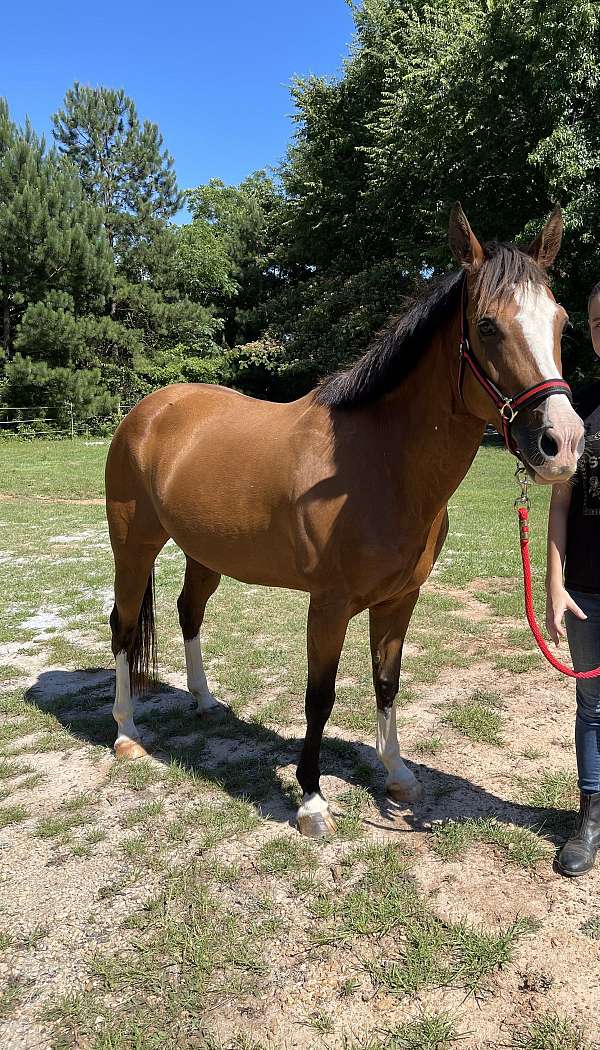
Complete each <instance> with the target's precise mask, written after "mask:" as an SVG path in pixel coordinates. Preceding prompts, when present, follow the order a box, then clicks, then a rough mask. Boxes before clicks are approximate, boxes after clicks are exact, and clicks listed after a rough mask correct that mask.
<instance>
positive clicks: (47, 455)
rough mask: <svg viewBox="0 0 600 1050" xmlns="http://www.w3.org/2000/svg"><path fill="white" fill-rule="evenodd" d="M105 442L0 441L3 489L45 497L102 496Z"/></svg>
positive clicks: (81, 440)
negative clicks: (0, 442)
mask: <svg viewBox="0 0 600 1050" xmlns="http://www.w3.org/2000/svg"><path fill="white" fill-rule="evenodd" d="M107 450H108V441H103V442H102V443H101V444H93V445H92V444H88V443H86V441H85V440H84V439H83V438H75V439H74V440H73V441H51V440H46V439H44V438H36V439H35V441H10V442H6V443H2V444H0V456H1V458H2V491H3V492H10V493H14V494H16V495H22V496H30V495H31V494H32V493H35V495H37V496H45V497H48V498H54V499H57V498H66V499H78V498H84V497H85V498H93V497H97V498H99V497H101V496H102V495H103V484H102V476H103V471H104V461H105V459H106V453H107Z"/></svg>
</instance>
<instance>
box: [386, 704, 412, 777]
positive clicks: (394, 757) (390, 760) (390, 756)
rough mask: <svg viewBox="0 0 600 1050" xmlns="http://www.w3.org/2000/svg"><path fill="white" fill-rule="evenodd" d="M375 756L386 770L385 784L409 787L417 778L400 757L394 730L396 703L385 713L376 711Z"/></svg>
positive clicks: (396, 734) (395, 730)
mask: <svg viewBox="0 0 600 1050" xmlns="http://www.w3.org/2000/svg"><path fill="white" fill-rule="evenodd" d="M377 754H378V755H379V758H380V759H381V761H382V762H383V764H384V766H385V768H386V769H387V772H388V776H387V784H388V785H390V784H399V785H401V786H402V787H411V786H412V785H414V784H417V783H418V781H417V778H416V777H415V776H414V774H413V773H411V771H410V769H409V768H408V766H406V765H405V764H404V762H403V761H402V759H401V757H400V748H399V746H398V732H397V729H396V701H395V700H394V703H393V704H392V706H391V707H389V708H387V710H385V711H377Z"/></svg>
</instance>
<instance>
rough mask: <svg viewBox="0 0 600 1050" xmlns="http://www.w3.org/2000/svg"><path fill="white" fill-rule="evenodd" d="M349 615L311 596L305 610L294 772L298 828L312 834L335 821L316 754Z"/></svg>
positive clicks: (328, 829)
mask: <svg viewBox="0 0 600 1050" xmlns="http://www.w3.org/2000/svg"><path fill="white" fill-rule="evenodd" d="M349 619H350V615H349V612H348V609H347V607H346V606H345V605H344V606H340V605H331V604H329V605H321V606H319V604H318V603H317V602H316V601H315V600H314V599H311V603H310V607H309V610H308V625H307V649H308V683H307V686H306V703H305V710H306V735H305V737H304V745H303V747H302V754H301V755H300V762H299V764H298V769H297V771H296V775H297V777H298V781H299V784H300V787H301V788H302V791H303V796H302V805H301V806H300V809H299V810H298V830H299V831H300V832H301V833H302V834H303V835H309V836H311V837H312V838H323V837H325V836H327V835H333V834H334V833H335V830H336V827H335V821H334V819H333V817H332V816H331V813H330V812H329V806H328V805H327V802H326V801H325V799H324V798H323V796H322V794H321V790H320V784H319V781H320V776H321V769H320V764H319V757H320V752H321V742H322V740H323V730H324V729H325V725H326V723H327V719H328V718H329V716H330V714H331V712H332V709H333V704H334V701H335V677H336V674H337V669H338V664H339V661H340V653H341V651H342V646H343V644H344V638H345V636H346V629H347V627H348V621H349Z"/></svg>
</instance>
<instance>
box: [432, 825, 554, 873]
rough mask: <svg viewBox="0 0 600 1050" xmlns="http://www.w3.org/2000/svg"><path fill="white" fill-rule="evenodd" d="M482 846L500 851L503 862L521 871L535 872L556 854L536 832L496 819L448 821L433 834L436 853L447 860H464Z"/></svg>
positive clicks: (435, 829) (438, 826)
mask: <svg viewBox="0 0 600 1050" xmlns="http://www.w3.org/2000/svg"><path fill="white" fill-rule="evenodd" d="M480 842H484V843H487V844H488V845H490V846H494V847H496V848H497V849H498V850H499V851H500V852H501V854H502V858H503V861H508V862H509V863H510V864H514V865H516V866H517V867H520V868H534V867H535V866H536V864H538V863H539V862H540V861H541V860H544V861H546V862H548V861H549V859H550V857H551V854H552V850H551V847H550V846H549V845H548V843H547V842H545V841H544V840H543V839H540V838H539V836H538V835H536V834H535V832H533V831H531V830H529V829H528V828H515V827H511V826H510V825H508V824H502V823H500V822H499V821H497V820H495V819H494V818H493V817H481V818H479V819H477V820H475V819H473V818H472V817H470V818H467V819H466V820H461V821H459V820H448V821H445V822H444V823H443V824H439V825H437V826H436V827H435V828H434V830H433V834H432V845H433V849H434V850H435V852H436V853H437V854H438V856H439V857H441V858H442V859H443V860H452V859H453V858H454V857H457V856H462V855H463V854H464V852H465V851H466V850H468V849H470V847H471V846H473V845H474V844H475V843H480Z"/></svg>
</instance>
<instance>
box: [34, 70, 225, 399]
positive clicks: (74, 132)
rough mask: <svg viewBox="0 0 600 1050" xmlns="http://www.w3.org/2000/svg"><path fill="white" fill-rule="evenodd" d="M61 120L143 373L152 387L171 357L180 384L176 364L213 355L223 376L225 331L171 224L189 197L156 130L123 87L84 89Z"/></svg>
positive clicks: (60, 136)
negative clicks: (99, 214) (102, 234)
mask: <svg viewBox="0 0 600 1050" xmlns="http://www.w3.org/2000/svg"><path fill="white" fill-rule="evenodd" d="M53 121H54V137H55V139H56V141H57V143H58V145H59V149H60V150H61V151H62V152H63V153H64V154H65V155H66V156H67V157H68V158H69V159H70V160H71V161H72V162H73V163H74V164H75V165H76V166H77V168H78V170H79V173H80V176H81V181H82V183H83V186H84V187H85V190H86V192H87V194H88V196H89V197H90V199H91V200H92V201H94V202H95V203H96V204H98V205H99V206H100V207H101V208H102V210H103V214H104V222H105V227H106V230H107V233H108V238H109V241H110V244H111V246H112V248H113V252H114V258H115V268H116V280H115V284H114V288H113V292H112V295H111V304H110V316H111V318H112V319H113V320H114V321H115V322H118V323H120V324H121V325H123V326H124V327H125V328H126V329H133V330H134V331H135V333H136V337H139V338H141V340H142V341H143V352H141V353H140V354H138V356H137V358H136V368H137V370H138V372H140V373H141V375H142V376H143V377H144V381H145V382H147V383H149V384H150V385H156V384H157V383H159V382H160V381H161V378H162V376H163V372H162V371H161V369H163V365H164V362H165V355H166V360H167V361H168V364H169V370H168V375H169V377H170V380H165V381H174V380H175V379H177V374H176V373H177V368H180V374H181V378H185V368H184V366H183V362H184V360H185V358H186V356H188V355H194V357H199V358H213V359H214V361H213V365H214V366H215V367H214V368H212V366H211V369H209V372H210V374H211V375H213V373H214V376H215V378H217V379H218V378H225V372H224V370H223V367H222V361H223V358H222V351H221V348H220V347H219V345H218V341H219V339H220V335H219V333H220V331H221V327H222V326H221V324H220V323H219V321H218V319H216V318H215V317H214V311H212V310H210V309H207V307H206V305H205V303H204V302H203V301H202V297H201V296H200V297H199V299H200V301H199V302H196V301H194V300H195V299H196V295H195V294H194V287H193V286H190V285H188V284H186V275H185V274H184V273H182V265H181V258H180V253H179V250H178V243H179V240H178V231H177V229H176V228H174V227H173V226H172V225H171V220H172V219H173V217H174V216H175V214H176V212H177V211H178V209H179V207H180V206H181V202H182V196H181V194H180V193H179V190H178V188H177V182H176V177H175V172H174V171H173V158H172V157H171V156H170V154H169V153H168V152H167V150H166V149H165V148H164V146H163V139H162V135H161V133H160V131H159V129H158V127H157V125H156V124H153V123H151V122H150V121H147V120H146V121H144V122H143V123H142V122H141V121H140V119H139V117H138V114H137V110H136V107H135V104H134V102H133V101H132V99H130V98H128V97H127V95H126V94H125V92H124V91H123V90H118V91H116V90H113V89H111V88H105V87H99V88H90V87H82V86H81V85H80V84H77V83H76V84H75V85H74V86H73V87H72V88H71V89H70V90H69V91H67V94H66V96H65V102H64V107H63V109H61V110H59V112H58V113H56V114H55V115H54V118H53ZM200 283H201V282H200ZM217 361H218V362H221V364H219V365H218V366H217V364H216V362H217ZM219 369H220V371H219Z"/></svg>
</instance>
